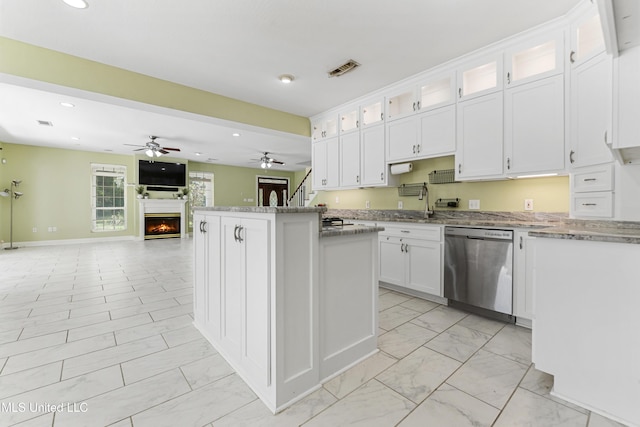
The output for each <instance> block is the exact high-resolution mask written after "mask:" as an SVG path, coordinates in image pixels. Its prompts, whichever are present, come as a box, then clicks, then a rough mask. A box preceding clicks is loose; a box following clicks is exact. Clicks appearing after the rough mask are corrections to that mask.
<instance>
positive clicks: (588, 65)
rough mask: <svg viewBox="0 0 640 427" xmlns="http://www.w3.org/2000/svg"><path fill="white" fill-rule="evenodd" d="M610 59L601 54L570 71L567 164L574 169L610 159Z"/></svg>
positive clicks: (611, 91)
mask: <svg viewBox="0 0 640 427" xmlns="http://www.w3.org/2000/svg"><path fill="white" fill-rule="evenodd" d="M612 66H613V65H612V59H611V57H610V56H609V55H607V54H606V53H601V54H600V55H599V56H596V57H594V58H592V59H590V60H589V61H587V62H585V63H583V64H581V65H580V66H577V67H573V68H572V69H571V100H570V102H571V104H570V109H571V114H570V116H571V122H570V126H571V128H570V145H571V151H570V153H569V161H570V163H571V165H572V167H573V168H578V167H583V166H591V165H597V164H599V163H607V162H610V161H612V160H613V156H612V154H611V150H610V149H609V147H608V145H607V143H608V142H610V138H611V121H612V96H613V90H612Z"/></svg>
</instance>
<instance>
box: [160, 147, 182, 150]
mask: <svg viewBox="0 0 640 427" xmlns="http://www.w3.org/2000/svg"><path fill="white" fill-rule="evenodd" d="M162 149H163V150H169V151H180V149H179V148H171V147H162Z"/></svg>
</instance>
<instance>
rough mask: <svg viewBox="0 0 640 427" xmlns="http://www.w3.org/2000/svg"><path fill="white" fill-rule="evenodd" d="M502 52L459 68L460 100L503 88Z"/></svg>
mask: <svg viewBox="0 0 640 427" xmlns="http://www.w3.org/2000/svg"><path fill="white" fill-rule="evenodd" d="M502 81H503V80H502V53H496V54H495V55H492V56H489V57H484V58H480V59H476V60H475V61H471V62H469V63H467V65H466V66H463V67H462V68H460V69H459V70H458V100H459V101H464V100H467V99H472V98H476V97H478V96H482V95H486V94H489V93H493V92H497V91H499V90H502V84H503V83H502Z"/></svg>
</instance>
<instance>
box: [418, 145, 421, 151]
mask: <svg viewBox="0 0 640 427" xmlns="http://www.w3.org/2000/svg"><path fill="white" fill-rule="evenodd" d="M420 150H422V147H420V144H418V153H419V152H420Z"/></svg>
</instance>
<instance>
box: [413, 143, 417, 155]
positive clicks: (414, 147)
mask: <svg viewBox="0 0 640 427" xmlns="http://www.w3.org/2000/svg"><path fill="white" fill-rule="evenodd" d="M413 154H416V146H415V145H414V146H413Z"/></svg>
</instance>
